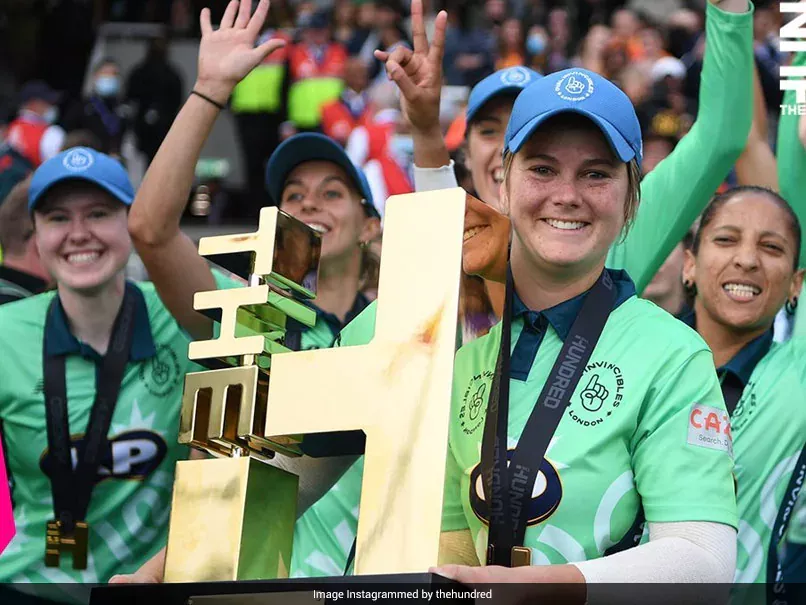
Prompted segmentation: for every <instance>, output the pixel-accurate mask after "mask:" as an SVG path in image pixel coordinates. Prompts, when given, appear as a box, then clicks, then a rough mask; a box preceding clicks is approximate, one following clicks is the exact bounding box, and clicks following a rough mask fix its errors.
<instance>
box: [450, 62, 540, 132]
mask: <svg viewBox="0 0 806 605" xmlns="http://www.w3.org/2000/svg"><path fill="white" fill-rule="evenodd" d="M542 77H543V76H541V75H540V74H539V73H537V72H536V71H534V70H532V69H529V68H528V67H508V68H506V69H499V70H498V71H497V72H495V73H493V74H490V75H489V76H487V77H486V78H484V79H483V80H481V81H480V82H479V83H478V84H476V85H475V86H474V87H473V90H471V91H470V96H469V97H468V99H467V111H466V114H465V115H466V120H467V123H468V124H469V123H470V121H471V120H472V119H473V118H474V117H475V116H476V114H477V113H478V112H479V110H480V109H481V108H482V107H483V106H484V105H485V104H486V103H487V102H489V101H491V100H492V99H493V98H494V97H497V96H500V95H505V94H512V95H517V94H518V93H520V92H521V91H522V90H523V89H524V88H526V87H527V86H529V85H530V84H533V83H534V82H535V81H537V80H538V79H540V78H542Z"/></svg>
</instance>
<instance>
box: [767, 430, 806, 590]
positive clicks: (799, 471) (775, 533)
mask: <svg viewBox="0 0 806 605" xmlns="http://www.w3.org/2000/svg"><path fill="white" fill-rule="evenodd" d="M805 477H806V446H804V448H803V449H802V450H801V452H800V456H798V461H797V462H796V463H795V468H794V470H793V471H792V475H791V477H790V478H789V484H788V485H787V486H786V492H784V500H783V503H782V505H781V507H780V508H779V509H778V514H777V515H776V517H775V524H774V525H773V526H772V535H771V536H770V544H769V546H768V547H767V603H768V605H790V604H792V605H794V603H796V602H798V601H797V599H793V598H792V595H791V594H788V593H787V589H786V585H785V584H784V580H786V578H784V577H783V573H782V571H781V559H780V557H779V555H778V547H779V545H780V543H781V540H782V539H783V537H784V535H786V530H787V528H788V527H789V521H790V520H791V519H792V511H793V510H794V508H795V502H797V499H798V494H800V490H801V488H802V487H803V479H804V478H805Z"/></svg>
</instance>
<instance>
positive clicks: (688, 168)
mask: <svg viewBox="0 0 806 605" xmlns="http://www.w3.org/2000/svg"><path fill="white" fill-rule="evenodd" d="M751 8H752V7H751ZM706 15H707V17H706V37H707V40H708V44H707V45H706V50H705V58H704V62H703V70H702V77H701V85H700V103H699V111H698V118H697V121H696V122H695V123H694V125H693V126H692V128H691V130H690V131H689V133H688V134H687V135H686V136H685V137H683V139H682V140H681V141H680V143H679V144H678V145H677V147H676V148H675V150H674V151H673V152H672V153H671V155H669V157H667V158H666V159H664V160H663V161H662V162H661V163H660V164H659V165H658V167H657V168H656V169H655V170H653V171H652V172H650V173H649V174H648V175H647V176H646V178H645V179H644V180H643V181H642V182H641V197H642V200H641V205H640V206H639V211H638V213H637V216H636V220H635V224H634V225H633V227H632V229H631V230H630V232H629V233H628V234H627V236H626V238H625V239H624V240H623V241H620V242H619V243H616V244H615V245H614V246H613V247H612V248H611V249H610V254H609V256H608V259H607V266H608V267H612V268H616V269H619V268H622V269H626V270H627V271H628V273H629V274H630V275H631V276H633V277H634V278H635V284H636V287H637V289H638V291H643V289H644V288H645V287H646V285H647V284H648V283H649V282H650V281H651V279H652V277H653V276H654V274H655V272H656V271H657V270H658V268H659V267H660V265H661V264H663V261H664V260H665V259H666V257H667V256H668V255H669V253H670V252H671V251H672V249H673V248H674V247H675V246H676V245H677V243H678V242H679V241H680V240H681V239H683V236H684V235H685V233H686V231H687V230H688V229H689V228H690V227H691V224H692V223H693V222H694V219H695V218H696V217H697V215H698V214H699V213H700V212H701V211H702V209H703V208H704V207H705V205H706V204H707V203H708V200H709V199H710V198H711V196H713V194H714V192H715V191H716V190H717V188H718V187H719V185H720V184H721V183H722V181H723V180H724V179H725V176H726V175H727V174H728V172H729V171H730V169H731V167H732V166H733V164H734V163H735V161H736V159H737V158H738V157H739V155H740V154H741V152H742V150H743V149H744V146H745V143H746V139H747V132H749V129H750V123H751V121H752V94H751V93H752V69H753V45H752V33H753V11H752V10H751V11H748V12H746V13H743V14H735V13H728V12H725V11H723V10H721V9H720V8H718V7H716V6H714V5H713V4H711V3H708V4H707V7H706ZM681 175H685V177H684V178H681ZM803 323H805V324H806V322H803ZM374 334H375V303H372V304H371V305H370V306H369V307H368V308H367V310H366V311H364V312H363V313H361V314H360V315H359V316H358V317H356V319H355V320H353V321H352V322H351V323H350V325H348V326H347V327H346V328H345V329H344V330H343V332H342V335H341V342H342V345H343V346H350V345H360V344H367V343H368V342H370V341H371V340H372V337H373V335H374ZM360 469H361V467H360V463H357V465H356V466H355V467H353V468H352V469H350V470H351V472H348V473H346V474H345V475H344V476H343V477H342V478H341V479H340V480H339V481H338V482H337V484H336V485H335V486H334V489H333V490H332V491H331V492H328V493H327V494H326V495H325V496H323V497H322V498H321V499H320V500H319V501H318V502H317V503H316V504H315V505H314V506H313V507H312V508H311V509H309V510H308V511H306V513H305V514H304V515H303V516H302V517H301V519H300V520H299V521H298V524H297V530H296V533H295V542H294V554H293V562H292V570H293V571H295V572H296V574H297V575H299V576H322V575H332V570H333V569H337V568H338V569H340V570H343V569H344V565H345V562H346V558H347V553H348V552H349V548H350V544H351V543H352V541H350V544H348V545H347V546H346V549H345V548H344V547H343V540H336V539H334V536H335V532H336V529H335V528H336V527H342V528H343V527H349V528H350V529H351V534H352V535H353V536H354V535H355V531H356V516H355V514H354V511H355V510H356V508H357V506H358V501H359V498H360V493H361V472H360ZM347 494H350V495H349V496H348V495H347ZM323 530H324V531H323ZM306 561H318V562H321V564H318V565H314V564H307V563H305V562H306ZM295 563H296V564H295ZM325 569H326V570H329V571H325Z"/></svg>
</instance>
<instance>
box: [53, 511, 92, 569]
mask: <svg viewBox="0 0 806 605" xmlns="http://www.w3.org/2000/svg"><path fill="white" fill-rule="evenodd" d="M45 536H46V537H45V566H46V567H59V558H60V556H61V554H62V553H63V552H70V553H72V555H73V569H87V545H88V537H89V527H88V526H87V524H86V523H85V522H84V521H77V522H76V526H75V529H74V530H73V533H72V534H71V535H66V534H65V533H64V531H63V530H62V522H61V521H56V520H55V519H54V520H53V521H48V526H47V531H46V535H45Z"/></svg>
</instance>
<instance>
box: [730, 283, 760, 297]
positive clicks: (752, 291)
mask: <svg viewBox="0 0 806 605" xmlns="http://www.w3.org/2000/svg"><path fill="white" fill-rule="evenodd" d="M722 289H723V290H725V291H726V292H730V293H731V294H733V295H734V296H736V297H738V298H747V299H750V298H753V297H754V296H758V295H759V294H761V288H758V287H756V286H750V285H747V284H734V283H730V284H725V285H724V286H722Z"/></svg>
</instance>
